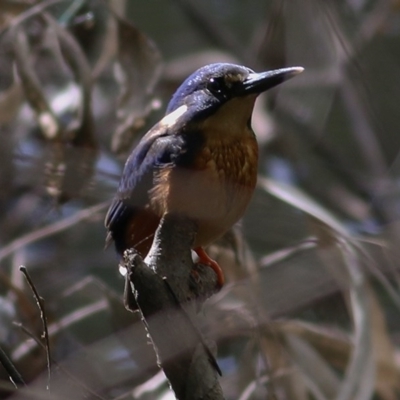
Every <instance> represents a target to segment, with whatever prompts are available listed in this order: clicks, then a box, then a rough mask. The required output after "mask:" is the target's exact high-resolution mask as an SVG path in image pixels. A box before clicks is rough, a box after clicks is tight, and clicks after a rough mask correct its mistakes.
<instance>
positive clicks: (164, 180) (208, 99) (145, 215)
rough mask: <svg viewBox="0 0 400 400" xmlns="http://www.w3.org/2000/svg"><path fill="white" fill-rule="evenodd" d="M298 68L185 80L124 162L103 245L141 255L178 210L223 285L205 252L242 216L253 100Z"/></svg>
mask: <svg viewBox="0 0 400 400" xmlns="http://www.w3.org/2000/svg"><path fill="white" fill-rule="evenodd" d="M302 71H303V68H301V67H292V68H283V69H278V70H273V71H267V72H261V73H255V72H254V71H252V70H251V69H249V68H246V67H243V66H239V65H234V64H225V63H220V64H210V65H207V66H205V67H202V68H200V69H199V70H197V71H196V72H194V73H193V74H192V75H191V76H189V77H188V78H187V79H186V80H185V81H184V82H183V84H182V85H181V86H180V87H179V88H178V90H177V91H176V92H175V94H174V95H173V97H172V99H171V101H170V103H169V105H168V108H167V111H166V115H165V117H164V118H163V119H162V120H161V121H160V122H159V123H157V124H156V125H155V126H154V127H153V128H152V129H150V131H149V132H147V133H146V135H145V136H144V137H143V138H142V139H141V141H140V142H139V144H138V145H137V146H136V148H135V149H134V150H133V152H132V153H131V155H130V156H129V158H128V160H127V161H126V164H125V168H124V171H123V174H122V178H121V181H120V184H119V187H118V191H117V194H116V196H115V198H114V200H113V202H112V204H111V206H110V208H109V210H108V213H107V216H106V219H105V226H106V228H107V230H108V235H107V243H109V242H110V241H112V240H114V242H115V247H116V250H117V252H118V253H119V254H120V255H122V254H123V252H124V251H125V250H126V249H128V248H134V249H135V250H136V251H137V252H138V253H139V254H140V255H141V256H143V257H145V256H146V255H147V253H148V251H149V249H150V247H151V244H152V241H153V237H154V233H155V231H156V229H157V227H158V224H159V222H160V219H161V218H162V217H163V216H164V215H165V214H167V213H179V214H180V215H184V216H186V217H187V218H190V219H191V220H193V221H194V222H195V223H196V226H197V235H196V238H195V241H194V243H193V250H194V251H195V252H196V253H197V255H198V256H199V261H200V263H202V264H206V265H209V266H210V267H212V268H213V269H214V271H215V272H216V274H217V279H218V284H219V285H220V286H222V285H223V283H224V275H223V273H222V270H221V268H220V267H219V265H218V264H217V263H216V262H215V261H214V260H212V259H211V258H210V257H209V256H208V255H207V254H206V252H205V251H204V247H205V246H207V245H208V244H209V243H211V242H213V241H214V240H215V239H218V238H219V237H221V236H222V235H223V234H224V233H225V232H226V231H227V230H229V229H230V228H231V227H232V225H233V224H235V222H237V221H238V220H239V219H240V218H241V217H242V215H243V213H244V211H245V209H246V207H247V205H248V203H249V201H250V198H251V196H252V194H253V191H254V188H255V185H256V180H257V162H258V147H257V141H256V138H255V135H254V132H253V130H252V128H251V116H252V112H253V107H254V103H255V100H256V98H257V96H258V95H259V94H260V93H262V92H264V91H266V90H268V89H270V88H272V87H274V86H276V85H278V84H280V83H282V82H284V81H285V80H287V79H289V78H291V77H293V76H294V75H297V74H299V73H300V72H302Z"/></svg>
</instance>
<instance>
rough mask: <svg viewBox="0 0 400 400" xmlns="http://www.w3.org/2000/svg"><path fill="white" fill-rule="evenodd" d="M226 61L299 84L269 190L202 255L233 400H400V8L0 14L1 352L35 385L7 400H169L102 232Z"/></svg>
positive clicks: (269, 0) (26, 10) (274, 146)
mask: <svg viewBox="0 0 400 400" xmlns="http://www.w3.org/2000/svg"><path fill="white" fill-rule="evenodd" d="M221 61H228V62H234V63H238V64H244V65H246V66H248V67H251V68H253V69H254V70H256V71H263V70H267V69H274V68H280V67H284V66H303V67H304V68H305V71H304V72H303V73H302V74H301V75H299V76H297V77H296V78H295V79H293V80H291V81H290V82H287V83H285V84H283V85H281V86H279V87H277V88H276V89H274V90H272V91H269V92H268V93H267V94H266V95H263V96H262V97H260V98H259V100H258V101H257V106H256V109H255V112H254V116H253V128H254V130H255V132H256V134H257V137H258V141H259V145H260V155H261V157H260V163H259V184H258V187H257V190H256V193H255V195H254V198H253V200H252V203H251V205H250V207H249V209H248V210H247V213H246V215H245V217H244V219H243V221H242V222H241V224H240V225H239V226H237V227H235V228H234V229H233V230H232V232H230V233H229V234H227V235H226V237H224V238H223V239H221V240H220V241H219V242H218V243H216V244H215V245H213V246H212V247H211V249H210V253H211V254H212V255H213V256H214V257H215V258H216V259H217V260H218V261H219V263H220V264H221V266H222V267H223V269H224V271H225V274H226V277H227V281H228V282H227V284H226V285H225V286H224V288H223V289H222V291H221V292H220V293H219V294H218V295H216V296H214V297H213V298H211V299H210V300H209V301H208V302H207V303H206V306H205V309H204V324H205V326H204V332H206V333H207V335H208V337H209V339H210V340H214V341H215V342H216V343H217V346H218V355H219V356H218V362H219V365H220V367H221V369H222V372H223V376H222V378H221V384H222V387H223V390H224V394H225V396H226V398H227V399H240V400H255V399H279V400H280V399H295V400H306V399H317V400H319V399H340V400H345V399H358V400H365V399H372V398H374V399H382V400H395V399H397V398H399V396H400V369H399V368H400V353H399V344H400V335H399V333H400V318H399V316H400V309H399V308H400V287H399V284H400V276H399V268H398V258H399V247H398V246H399V245H400V241H399V239H400V225H399V223H398V220H399V216H400V162H399V160H400V159H399V150H400V102H399V93H400V73H399V72H400V2H399V1H398V0H340V1H336V2H333V1H330V2H329V1H323V0H246V1H243V0H203V1H201V2H200V1H197V2H196V1H195V0H147V1H139V0H132V1H122V0H121V1H113V0H109V1H108V2H107V1H105V0H104V1H101V0H86V1H85V0H71V1H56V0H53V1H50V0H49V1H41V2H40V1H37V2H35V1H33V0H24V1H22V0H20V1H17V0H15V1H13V0H1V1H0V346H1V348H2V349H3V350H4V352H5V353H6V354H7V355H8V356H9V357H10V359H11V361H12V363H13V364H14V366H15V367H16V369H17V370H18V371H19V373H20V374H21V376H22V378H23V379H24V381H25V382H26V383H27V389H25V391H24V392H23V393H21V391H18V390H16V391H13V390H11V389H10V386H11V385H9V376H8V374H7V373H6V372H5V370H4V369H3V368H2V367H1V366H0V390H1V391H2V392H1V393H0V397H1V398H8V397H9V398H12V399H28V398H45V396H46V395H47V394H46V392H47V390H46V385H47V386H48V384H49V382H50V388H51V391H52V394H53V395H54V396H58V397H57V398H59V399H72V398H73V399H117V398H118V399H133V398H134V399H140V400H146V399H156V398H157V399H173V398H174V396H173V394H172V392H171V391H170V390H169V388H168V384H167V382H166V380H165V378H164V377H163V375H162V373H160V372H159V369H158V367H157V365H156V359H155V356H154V353H153V350H152V347H151V346H149V345H148V338H146V333H145V331H144V328H143V326H142V323H141V321H140V319H139V317H138V315H137V314H132V313H129V312H127V311H126V310H125V309H124V307H123V303H122V292H123V277H122V276H121V275H120V273H119V270H118V259H117V257H116V255H115V254H114V251H113V249H108V250H106V251H104V250H103V247H104V239H105V229H104V227H103V220H104V216H105V212H106V209H107V206H108V204H109V202H110V201H111V199H112V197H113V195H114V193H115V191H116V187H117V184H118V180H119V175H120V173H121V170H122V167H123V163H124V162H125V160H126V157H127V155H128V154H129V153H130V151H131V149H132V148H133V146H134V144H135V142H136V141H137V140H138V139H139V138H140V137H141V135H143V134H144V133H145V132H146V130H147V129H149V128H150V127H151V126H152V125H153V124H154V123H155V122H156V121H157V120H158V119H160V118H161V117H162V115H163V113H164V110H165V107H166V104H167V103H168V99H169V98H170V96H171V95H172V93H173V91H174V90H175V89H176V88H177V86H178V85H179V84H180V83H181V82H182V81H183V80H184V79H185V78H186V77H187V76H188V75H189V74H191V73H192V72H193V71H194V70H195V69H197V68H199V67H200V66H203V65H205V64H208V63H211V62H221ZM21 265H24V266H26V268H27V270H28V272H29V274H30V276H31V278H32V280H33V282H34V285H35V287H36V289H37V291H38V293H39V294H40V296H41V297H42V298H43V299H44V301H45V308H46V313H47V320H48V330H49V337H50V340H49V341H50V349H51V357H52V359H53V361H52V367H51V376H50V378H49V376H48V375H49V374H48V368H47V365H48V362H47V357H46V351H45V350H44V349H43V348H42V347H41V345H40V344H38V342H40V341H41V335H42V332H43V327H42V323H41V319H40V311H39V309H38V308H37V305H36V302H35V300H34V296H33V293H32V290H31V289H30V287H29V286H28V284H27V282H26V279H25V277H24V275H23V274H22V273H21V272H20V269H19V268H20V266H21ZM34 338H36V342H35V339H34Z"/></svg>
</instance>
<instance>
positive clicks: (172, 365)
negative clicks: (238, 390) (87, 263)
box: [125, 215, 223, 400]
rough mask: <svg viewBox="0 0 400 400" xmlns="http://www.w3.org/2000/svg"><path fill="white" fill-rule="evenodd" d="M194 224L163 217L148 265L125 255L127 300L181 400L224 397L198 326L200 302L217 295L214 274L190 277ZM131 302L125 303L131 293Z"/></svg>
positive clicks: (203, 272)
mask: <svg viewBox="0 0 400 400" xmlns="http://www.w3.org/2000/svg"><path fill="white" fill-rule="evenodd" d="M195 233H196V226H195V224H193V223H192V222H191V221H188V220H187V219H185V218H182V217H179V216H173V215H167V216H166V217H165V218H164V219H163V220H162V221H161V223H160V226H159V228H158V230H157V232H156V237H155V239H154V242H153V246H152V248H151V250H150V253H149V256H148V257H147V258H146V263H145V262H143V261H142V260H141V258H140V257H139V256H138V255H136V254H134V253H133V252H132V251H131V250H128V251H127V252H126V253H125V266H126V267H127V270H128V274H127V279H128V281H127V282H128V283H130V289H131V290H128V292H127V299H126V300H127V302H128V304H129V305H130V306H131V308H132V306H133V308H134V307H136V306H138V307H139V309H140V312H141V314H142V319H143V322H144V324H145V327H146V329H147V331H148V333H149V335H150V337H151V340H152V342H153V345H154V350H155V352H156V354H157V358H158V362H159V364H160V366H161V367H162V368H163V370H164V372H165V375H166V376H167V378H168V379H169V381H170V383H171V386H172V388H173V390H174V392H175V395H176V397H177V398H178V399H180V400H195V399H204V400H205V399H213V400H218V399H223V394H222V389H221V387H220V385H219V382H218V380H217V374H218V373H219V372H220V371H219V368H218V366H217V364H216V361H215V359H214V356H213V355H212V353H211V351H210V349H209V346H208V345H207V344H206V342H205V339H204V338H203V336H202V334H201V333H200V331H199V330H198V328H197V325H198V318H199V317H198V315H197V311H198V309H199V302H201V301H203V300H204V299H205V298H207V297H209V296H211V295H212V294H213V293H214V292H215V291H216V287H217V286H216V283H217V282H216V275H215V273H214V272H213V271H212V270H211V269H210V268H205V267H204V268H203V267H201V266H198V267H197V269H196V273H195V274H193V268H194V265H193V261H192V258H191V252H190V248H191V246H192V243H193V240H194V235H195ZM132 294H133V295H134V299H132V296H131V298H130V299H129V295H132Z"/></svg>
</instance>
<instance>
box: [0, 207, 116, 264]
mask: <svg viewBox="0 0 400 400" xmlns="http://www.w3.org/2000/svg"><path fill="white" fill-rule="evenodd" d="M108 203H109V202H108V201H106V202H103V203H100V204H96V205H95V206H92V207H89V208H85V209H84V210H81V211H79V212H77V213H76V214H74V215H72V216H70V217H67V218H64V219H62V220H61V221H57V222H55V223H54V224H51V225H46V226H44V227H43V228H40V229H38V230H37V231H34V232H30V233H28V234H27V235H24V236H21V237H19V238H18V239H16V240H14V241H13V242H11V243H9V244H8V245H6V246H4V247H3V248H2V249H1V250H0V261H2V260H3V259H4V258H5V257H7V256H9V255H10V254H12V253H14V252H15V251H17V250H18V249H20V248H21V247H25V246H28V245H29V244H32V243H34V242H37V241H38V240H41V239H44V238H46V237H48V236H51V235H53V234H54V233H57V232H61V231H63V230H65V229H68V228H70V227H72V226H74V225H75V224H77V223H78V222H80V221H83V220H85V219H88V218H90V217H92V216H93V215H94V214H96V213H98V212H99V211H101V210H103V209H105V208H106V207H107V206H108Z"/></svg>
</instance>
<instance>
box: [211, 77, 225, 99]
mask: <svg viewBox="0 0 400 400" xmlns="http://www.w3.org/2000/svg"><path fill="white" fill-rule="evenodd" d="M207 89H208V90H209V91H210V92H211V93H212V94H213V95H215V96H217V97H221V96H223V95H224V91H225V90H226V84H225V80H224V78H222V77H221V78H211V79H210V80H209V81H208V84H207Z"/></svg>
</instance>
